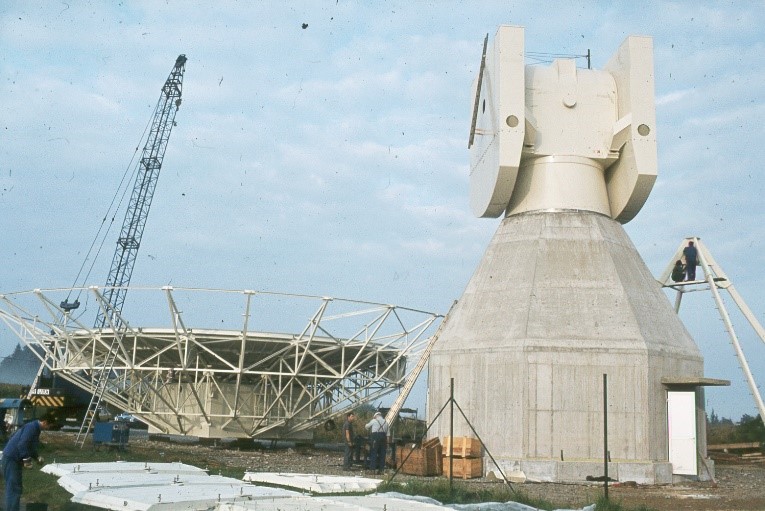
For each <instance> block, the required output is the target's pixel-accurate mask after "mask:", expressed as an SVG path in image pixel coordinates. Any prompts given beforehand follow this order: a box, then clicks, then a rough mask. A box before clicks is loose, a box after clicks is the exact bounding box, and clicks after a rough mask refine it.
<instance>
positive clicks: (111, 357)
mask: <svg viewBox="0 0 765 511" xmlns="http://www.w3.org/2000/svg"><path fill="white" fill-rule="evenodd" d="M121 338H122V335H121V334H118V335H115V336H114V339H112V343H111V346H109V352H108V353H107V354H106V359H105V360H104V363H103V365H101V366H99V367H98V368H96V370H94V372H93V378H92V382H93V383H94V384H95V388H94V389H93V395H92V396H91V397H90V403H89V404H88V409H87V410H86V411H85V417H83V419H82V425H81V426H80V431H79V432H78V433H77V438H76V439H75V441H74V443H75V445H79V446H80V448H82V447H83V446H84V445H85V440H86V439H87V438H88V433H90V430H91V429H92V428H93V423H94V422H96V420H97V419H98V407H99V405H100V404H101V398H102V397H103V395H104V392H105V391H106V385H107V384H108V383H109V375H110V374H111V372H112V369H113V368H114V361H115V360H116V359H117V352H118V351H119V345H120V339H121Z"/></svg>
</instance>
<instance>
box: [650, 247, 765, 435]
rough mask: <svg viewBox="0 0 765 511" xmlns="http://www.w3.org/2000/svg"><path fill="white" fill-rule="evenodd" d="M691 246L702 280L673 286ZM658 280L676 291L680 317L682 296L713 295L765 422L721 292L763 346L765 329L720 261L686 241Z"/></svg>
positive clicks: (764, 412)
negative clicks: (677, 269)
mask: <svg viewBox="0 0 765 511" xmlns="http://www.w3.org/2000/svg"><path fill="white" fill-rule="evenodd" d="M688 242H693V243H694V245H695V246H696V249H697V250H698V266H701V270H702V273H703V277H702V278H699V277H696V278H697V279H698V280H692V281H681V282H674V281H673V280H672V278H671V274H672V269H673V267H674V265H675V261H683V262H684V259H685V258H684V256H683V249H685V247H687V246H688ZM658 280H659V283H660V284H661V285H662V286H663V287H665V288H671V289H674V290H675V291H677V295H676V296H675V312H678V313H679V312H680V304H681V302H682V300H683V294H685V293H690V292H694V291H711V293H712V298H713V299H714V301H715V307H716V308H717V310H718V312H719V313H720V319H722V321H723V323H724V325H725V330H726V331H727V332H728V337H729V338H730V342H731V345H732V346H733V350H734V351H735V352H736V357H737V358H738V363H739V366H740V367H741V371H742V372H743V373H744V378H745V379H746V383H747V385H748V387H749V392H750V393H751V394H752V398H753V399H754V403H755V405H756V406H757V412H758V413H759V415H760V418H761V419H762V420H763V421H765V402H763V400H762V396H761V394H760V390H759V387H758V385H757V382H756V381H755V379H754V375H753V374H752V371H751V369H750V368H749V363H748V362H747V359H746V355H744V350H743V349H742V348H741V343H740V342H739V339H738V335H736V331H735V330H734V328H733V321H731V318H730V314H728V308H727V307H726V306H725V302H724V301H723V299H722V296H721V294H720V291H721V290H722V291H727V292H728V294H729V295H730V297H731V298H732V299H733V301H734V303H735V304H736V306H738V308H739V310H740V311H741V313H742V314H743V316H744V317H745V318H746V320H747V321H748V322H749V325H750V326H751V327H752V329H753V330H754V332H755V333H756V334H757V337H759V338H760V340H761V341H762V342H763V343H765V328H763V327H762V325H761V324H760V322H759V321H758V320H757V317H756V316H755V315H754V313H753V312H752V310H751V309H750V308H749V306H748V305H747V304H746V302H745V301H744V298H743V297H742V296H741V295H740V294H739V293H738V291H737V290H736V288H735V287H734V286H733V282H732V281H731V280H730V278H728V275H726V273H725V272H724V271H723V269H722V266H720V265H719V264H718V263H717V261H715V259H714V257H712V253H711V252H710V251H709V249H707V247H706V246H705V245H704V244H703V243H702V242H701V239H700V238H698V237H695V236H693V237H689V238H685V239H684V240H683V241H682V242H681V243H680V246H679V247H678V249H677V250H676V251H675V254H674V256H673V257H672V259H670V261H669V263H668V264H667V267H666V269H665V270H664V273H662V274H661V276H660V277H659V279H658Z"/></svg>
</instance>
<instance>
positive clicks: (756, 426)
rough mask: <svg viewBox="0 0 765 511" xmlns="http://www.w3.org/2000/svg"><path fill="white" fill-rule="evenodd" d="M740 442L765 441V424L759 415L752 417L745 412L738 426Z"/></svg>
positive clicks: (737, 434) (737, 431)
mask: <svg viewBox="0 0 765 511" xmlns="http://www.w3.org/2000/svg"><path fill="white" fill-rule="evenodd" d="M736 436H738V441H739V442H765V425H763V424H762V418H760V416H759V415H756V416H754V417H752V416H751V415H747V414H744V415H742V416H741V420H740V421H739V423H738V428H736Z"/></svg>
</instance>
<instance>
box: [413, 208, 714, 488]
mask: <svg viewBox="0 0 765 511" xmlns="http://www.w3.org/2000/svg"><path fill="white" fill-rule="evenodd" d="M428 363H429V366H428V383H429V386H428V387H429V388H428V390H429V396H428V416H429V417H431V418H433V417H435V415H436V413H438V411H439V410H440V408H441V407H442V406H443V404H444V403H446V402H447V400H448V399H449V396H450V384H451V382H452V381H453V382H454V399H455V401H456V402H457V403H458V404H459V405H460V410H461V411H462V412H463V413H464V415H465V418H463V417H462V416H461V415H458V416H456V417H455V420H454V424H453V431H454V436H473V434H472V431H471V429H470V428H469V426H468V424H467V421H470V423H471V424H472V425H473V427H475V430H476V432H477V433H478V434H479V435H480V436H481V438H482V439H483V441H484V442H485V444H486V448H487V449H488V450H489V451H490V452H491V453H492V455H493V456H494V457H495V458H496V459H498V460H508V461H507V462H506V463H507V465H508V469H509V470H508V472H512V471H513V470H514V469H517V470H521V471H523V472H524V473H525V474H526V476H527V477H528V478H529V479H536V480H540V481H566V482H569V481H576V482H581V481H584V480H585V478H586V476H588V475H590V476H596V477H597V476H599V475H602V453H603V435H604V411H603V403H604V397H603V396H604V378H603V376H604V375H606V376H607V392H608V394H607V396H608V412H607V416H608V445H609V450H610V452H611V458H612V459H613V460H615V461H614V468H613V470H612V472H611V474H610V475H611V476H612V477H614V478H618V479H620V480H634V481H636V482H641V483H646V484H662V483H671V482H672V469H671V466H670V463H669V456H668V453H669V452H670V446H669V430H668V413H667V395H668V394H667V392H668V387H667V386H666V385H665V384H664V383H663V382H664V381H667V380H672V381H686V380H687V381H698V380H699V379H700V378H702V377H703V371H704V366H703V359H702V357H701V354H700V352H699V350H698V347H697V346H696V344H695V342H694V341H693V338H692V337H691V336H690V334H689V333H688V331H687V330H686V329H685V326H684V325H683V324H682V322H681V321H680V319H679V318H678V316H677V314H676V313H675V311H674V309H673V308H672V305H671V304H670V302H669V300H667V297H666V295H664V293H663V291H662V289H661V286H660V285H659V283H658V282H656V280H655V279H654V277H653V275H652V274H651V272H650V270H649V269H648V267H647V266H646V265H645V263H644V262H643V261H642V259H641V258H640V254H638V252H637V250H636V249H635V246H634V245H633V244H632V242H631V241H630V240H629V237H628V236H627V234H626V232H625V231H624V228H623V227H622V226H621V225H620V224H619V223H618V222H616V221H614V220H612V219H610V218H608V217H606V216H604V215H599V214H596V213H591V212H587V211H549V212H535V213H524V214H520V215H514V216H510V217H507V218H505V219H504V220H503V221H502V223H501V224H500V226H499V228H498V229H497V233H496V234H495V235H494V238H493V239H492V241H491V243H490V245H489V247H488V249H487V250H486V253H485V255H484V257H483V259H482V260H481V263H480V264H479V266H478V268H477V269H476V272H475V274H474V275H473V277H472V278H471V280H470V282H469V283H468V285H467V287H466V289H465V292H464V294H463V295H462V297H461V298H460V300H459V302H458V303H457V305H456V306H455V307H454V309H453V310H452V312H451V313H450V315H449V318H448V320H447V322H446V323H445V325H444V327H443V329H442V331H441V334H440V338H439V340H438V343H437V344H436V346H435V348H434V350H433V352H432V354H431V356H430V359H429V362H428ZM693 413H694V410H690V415H688V416H687V417H685V416H684V419H685V420H689V421H690V420H694V416H693V415H692V414H693ZM695 413H696V416H695V421H696V424H697V431H696V440H697V445H696V446H693V447H695V449H694V450H695V451H697V452H698V453H699V457H705V456H706V428H705V427H704V417H705V414H704V402H703V399H702V395H701V394H700V393H697V400H696V409H695ZM446 415H447V414H443V415H441V416H440V417H439V419H438V420H435V421H434V424H433V427H432V429H431V431H432V432H433V434H434V435H438V436H439V437H444V436H447V435H450V434H451V433H450V431H451V425H450V423H449V419H448V417H446ZM466 419H467V420H466ZM561 459H563V460H566V461H560V460H561ZM515 460H518V463H520V465H518V466H517V467H512V466H511V465H512V464H513V462H514V461H515ZM487 468H490V467H487ZM698 472H699V473H700V474H701V473H706V472H705V469H704V468H703V466H702V465H701V464H699V466H698ZM506 473H507V472H506Z"/></svg>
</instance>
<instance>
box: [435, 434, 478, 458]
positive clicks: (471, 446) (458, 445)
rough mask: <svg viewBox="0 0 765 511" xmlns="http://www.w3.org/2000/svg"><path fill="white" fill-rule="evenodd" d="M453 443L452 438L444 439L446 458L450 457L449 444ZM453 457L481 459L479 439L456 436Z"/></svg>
mask: <svg viewBox="0 0 765 511" xmlns="http://www.w3.org/2000/svg"><path fill="white" fill-rule="evenodd" d="M451 442H452V437H450V436H446V437H444V442H443V444H444V456H449V444H451ZM452 456H454V457H455V458H480V457H481V442H480V441H479V440H478V439H477V438H472V437H469V436H456V437H454V452H453V453H452Z"/></svg>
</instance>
